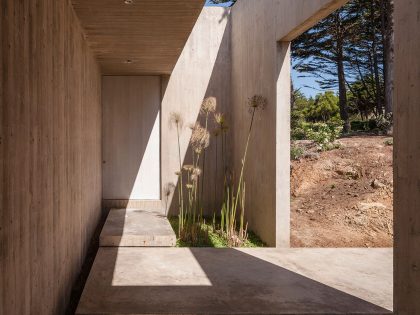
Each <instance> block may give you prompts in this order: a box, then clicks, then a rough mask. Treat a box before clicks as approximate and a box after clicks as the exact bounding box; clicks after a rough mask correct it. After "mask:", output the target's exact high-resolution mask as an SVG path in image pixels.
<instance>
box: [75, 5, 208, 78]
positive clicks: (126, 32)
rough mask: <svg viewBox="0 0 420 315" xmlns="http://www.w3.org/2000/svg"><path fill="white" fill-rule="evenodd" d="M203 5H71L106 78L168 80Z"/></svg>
mask: <svg viewBox="0 0 420 315" xmlns="http://www.w3.org/2000/svg"><path fill="white" fill-rule="evenodd" d="M204 2H205V0H72V4H73V7H74V10H75V12H76V14H77V16H78V18H79V20H80V22H81V25H82V27H83V28H84V30H85V34H86V38H87V41H88V43H89V45H90V47H91V48H92V50H93V52H94V53H95V54H96V56H97V58H98V61H99V64H100V65H101V69H102V73H103V74H119V75H124V74H127V75H129V74H169V73H171V72H172V69H173V68H174V66H175V63H176V61H177V60H178V57H179V55H180V54H181V51H182V49H183V47H184V45H185V43H186V41H187V39H188V36H189V34H190V33H191V30H192V28H193V26H194V24H195V22H196V20H197V18H198V16H199V14H200V12H201V10H202V8H203V6H204Z"/></svg>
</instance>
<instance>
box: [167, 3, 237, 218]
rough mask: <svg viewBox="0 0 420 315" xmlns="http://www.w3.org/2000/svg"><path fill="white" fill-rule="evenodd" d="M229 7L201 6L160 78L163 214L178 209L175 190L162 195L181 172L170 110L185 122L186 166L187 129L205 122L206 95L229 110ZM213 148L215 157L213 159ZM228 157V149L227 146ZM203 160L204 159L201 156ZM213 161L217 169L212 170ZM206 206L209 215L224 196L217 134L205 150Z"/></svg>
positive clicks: (186, 150)
mask: <svg viewBox="0 0 420 315" xmlns="http://www.w3.org/2000/svg"><path fill="white" fill-rule="evenodd" d="M229 16H230V9H229V8H221V7H205V8H204V9H203V11H202V13H201V14H200V17H199V18H198V20H197V23H196V24H195V26H194V28H193V30H192V32H191V34H190V36H189V38H188V41H187V43H186V45H185V47H184V49H183V51H182V53H181V56H180V57H179V59H178V61H177V64H176V66H175V68H174V70H173V72H172V74H171V76H170V77H163V78H162V81H163V82H162V83H163V87H162V107H161V108H162V109H161V110H162V139H161V141H162V152H161V154H162V190H163V191H162V194H161V195H162V198H163V200H162V203H163V207H164V208H165V209H166V211H167V212H172V213H173V214H174V213H177V211H178V208H177V203H178V200H177V199H178V198H177V197H175V198H173V196H174V193H175V196H177V195H176V194H177V192H176V190H175V191H174V190H171V193H170V195H168V196H167V195H166V192H165V187H168V185H169V184H174V185H177V180H178V176H177V175H176V174H175V172H177V171H178V170H179V158H178V145H177V143H178V141H177V132H176V128H175V126H174V125H173V124H171V123H170V117H171V114H172V113H180V114H181V116H182V118H183V126H182V129H181V131H180V144H181V159H182V162H183V163H184V164H192V160H191V148H190V146H189V142H190V139H191V129H190V128H189V126H190V125H191V124H194V123H195V122H197V121H200V122H201V124H202V125H204V124H205V121H204V117H203V116H202V115H199V112H200V106H201V103H202V101H203V99H204V98H205V97H208V96H214V97H215V98H216V100H217V111H218V112H223V113H225V114H226V115H227V119H228V120H229V115H230V114H229V113H230V107H231V104H230V56H231V55H230V44H231V43H230V20H229ZM208 125H209V129H210V131H211V132H213V130H214V128H215V126H214V119H213V115H210V117H209V121H208ZM216 150H217V151H218V156H217V158H216ZM225 151H226V156H227V158H228V156H229V154H230V150H229V147H228V148H226V149H225ZM201 159H203V157H202V158H201ZM216 165H217V168H216ZM203 180H204V182H205V185H204V194H203V202H204V203H205V205H206V206H205V207H204V210H207V214H209V215H213V211H216V213H219V212H220V205H221V203H222V200H221V199H222V196H223V172H222V154H221V137H220V136H219V137H218V138H217V140H216V138H215V137H212V138H211V140H210V147H209V148H208V150H207V151H206V165H205V172H204V179H203Z"/></svg>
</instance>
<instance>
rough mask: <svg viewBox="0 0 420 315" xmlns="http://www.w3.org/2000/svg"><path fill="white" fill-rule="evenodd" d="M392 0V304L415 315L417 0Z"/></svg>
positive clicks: (419, 254) (419, 109) (419, 82)
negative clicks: (393, 9)
mask: <svg viewBox="0 0 420 315" xmlns="http://www.w3.org/2000/svg"><path fill="white" fill-rule="evenodd" d="M394 3H395V76H394V81H395V94H394V140H395V141H394V143H395V146H394V165H395V166H394V169H395V174H394V184H395V185H394V187H395V192H394V233H395V243H394V248H395V251H394V305H395V310H396V314H398V315H414V314H420V129H419V126H420V34H419V31H418V30H419V29H420V1H417V0H416V1H414V0H398V1H394Z"/></svg>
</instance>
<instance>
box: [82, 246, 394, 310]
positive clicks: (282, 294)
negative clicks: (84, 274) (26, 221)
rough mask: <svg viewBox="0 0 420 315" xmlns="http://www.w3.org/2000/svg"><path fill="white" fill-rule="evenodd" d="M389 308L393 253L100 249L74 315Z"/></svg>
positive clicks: (321, 250) (327, 250)
mask: <svg viewBox="0 0 420 315" xmlns="http://www.w3.org/2000/svg"><path fill="white" fill-rule="evenodd" d="M327 257H328V259H326V258H327ZM378 288H380V290H378ZM390 309H392V250H389V249H263V248H260V249H217V248H191V249H190V248H160V249H157V248H101V249H100V250H99V252H98V255H97V257H96V259H95V263H94V266H93V268H92V271H91V274H90V276H89V279H88V281H87V283H86V286H85V289H84V292H83V295H82V298H81V301H80V303H79V306H78V309H77V312H76V314H78V315H82V314H83V315H93V314H109V315H111V314H132V315H134V314H191V315H192V314H218V315H221V314H279V315H280V314H288V315H290V314H294V315H298V314H306V315H309V314H329V315H333V314H346V315H349V314H358V315H368V314H383V315H385V314H391V313H392V312H391V311H390Z"/></svg>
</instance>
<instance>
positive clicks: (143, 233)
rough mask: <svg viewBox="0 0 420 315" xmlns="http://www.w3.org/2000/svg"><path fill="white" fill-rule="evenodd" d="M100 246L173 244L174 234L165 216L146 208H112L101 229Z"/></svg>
mask: <svg viewBox="0 0 420 315" xmlns="http://www.w3.org/2000/svg"><path fill="white" fill-rule="evenodd" d="M99 244H100V246H136V247H144V246H151V247H155V246H158V247H160V246H164V247H165V246H175V244H176V235H175V233H174V231H173V229H172V227H171V225H170V223H169V221H168V219H167V218H166V216H164V215H162V214H158V213H155V212H152V211H147V210H136V209H112V210H111V211H110V212H109V214H108V217H107V219H106V222H105V225H104V228H103V229H102V232H101V236H100V240H99Z"/></svg>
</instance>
